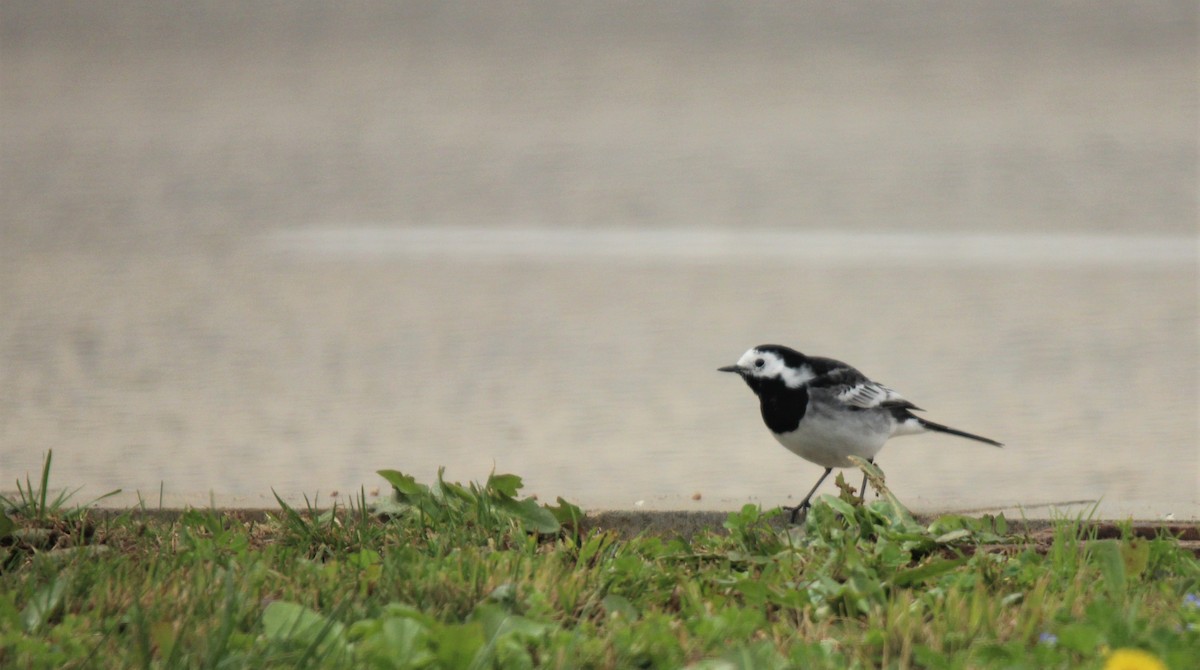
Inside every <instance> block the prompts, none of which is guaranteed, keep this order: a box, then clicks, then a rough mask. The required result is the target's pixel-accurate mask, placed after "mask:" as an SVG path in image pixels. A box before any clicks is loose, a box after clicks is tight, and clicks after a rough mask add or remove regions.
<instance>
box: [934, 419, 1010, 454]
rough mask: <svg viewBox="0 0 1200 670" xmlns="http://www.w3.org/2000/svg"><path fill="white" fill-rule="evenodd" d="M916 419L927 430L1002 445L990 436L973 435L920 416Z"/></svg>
mask: <svg viewBox="0 0 1200 670" xmlns="http://www.w3.org/2000/svg"><path fill="white" fill-rule="evenodd" d="M917 421H920V422H921V425H922V426H925V427H926V428H928V429H929V430H932V431H936V432H939V433H946V434H948V435H957V436H959V437H965V438H967V439H968V440H975V441H976V442H982V443H984V444H990V445H992V446H993V447H1003V446H1004V445H1003V444H1000V443H999V442H997V441H995V440H993V439H991V438H987V437H983V436H982V435H973V434H971V433H967V432H964V431H961V430H958V429H957V428H951V427H950V426H943V425H942V424H940V423H934V422H932V421H929V420H927V419H922V418H920V417H917Z"/></svg>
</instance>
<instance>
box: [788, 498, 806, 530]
mask: <svg viewBox="0 0 1200 670" xmlns="http://www.w3.org/2000/svg"><path fill="white" fill-rule="evenodd" d="M810 507H812V504H810V503H809V502H808V501H807V500H805V501H804V502H802V503H800V504H799V505H796V506H795V507H787V506H786V505H785V506H784V509H786V510H790V511H791V512H792V516H791V517H790V518H789V519H788V523H790V524H795V523H796V517H797V516H799V515H800V513H801V512H804V513H805V514H804V516H808V508H810Z"/></svg>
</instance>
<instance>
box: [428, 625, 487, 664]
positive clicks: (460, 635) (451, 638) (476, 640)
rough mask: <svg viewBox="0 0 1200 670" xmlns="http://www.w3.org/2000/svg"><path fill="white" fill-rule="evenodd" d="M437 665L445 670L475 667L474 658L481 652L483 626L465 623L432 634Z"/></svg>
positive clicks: (445, 627) (443, 628)
mask: <svg viewBox="0 0 1200 670" xmlns="http://www.w3.org/2000/svg"><path fill="white" fill-rule="evenodd" d="M433 644H434V647H435V648H436V652H435V653H436V655H437V663H438V665H439V666H440V667H442V668H445V669H446V670H468V668H472V667H476V665H477V664H476V662H475V660H476V656H478V655H479V654H480V652H482V651H483V644H484V637H483V626H482V625H481V624H479V623H475V622H472V623H466V624H459V625H450V626H443V627H441V628H440V629H439V630H438V631H437V632H436V633H434V638H433Z"/></svg>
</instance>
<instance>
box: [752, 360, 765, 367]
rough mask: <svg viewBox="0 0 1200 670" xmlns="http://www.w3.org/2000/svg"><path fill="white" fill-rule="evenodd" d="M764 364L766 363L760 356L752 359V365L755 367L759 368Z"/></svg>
mask: <svg viewBox="0 0 1200 670" xmlns="http://www.w3.org/2000/svg"><path fill="white" fill-rule="evenodd" d="M765 364H766V361H764V360H763V359H761V358H757V359H755V360H754V367H756V368H761V367H762V366H763V365H765Z"/></svg>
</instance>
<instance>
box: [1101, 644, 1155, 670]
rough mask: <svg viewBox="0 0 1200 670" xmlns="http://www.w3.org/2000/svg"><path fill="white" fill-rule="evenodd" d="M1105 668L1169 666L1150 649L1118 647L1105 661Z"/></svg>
mask: <svg viewBox="0 0 1200 670" xmlns="http://www.w3.org/2000/svg"><path fill="white" fill-rule="evenodd" d="M1104 670H1167V666H1166V665H1165V664H1164V663H1163V662H1162V661H1160V660H1158V657H1157V656H1155V655H1154V654H1151V653H1150V652H1148V651H1142V650H1141V649H1118V650H1116V651H1114V652H1113V653H1112V655H1110V656H1109V657H1108V660H1107V661H1105V662H1104Z"/></svg>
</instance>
